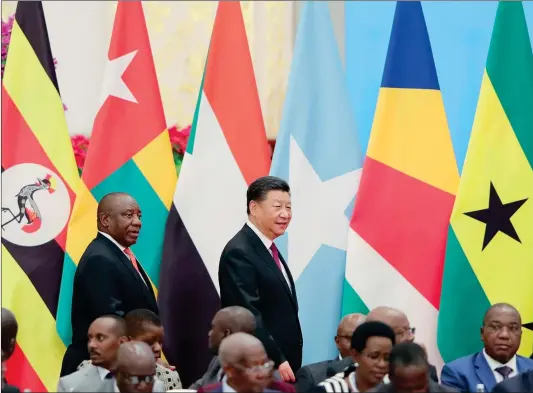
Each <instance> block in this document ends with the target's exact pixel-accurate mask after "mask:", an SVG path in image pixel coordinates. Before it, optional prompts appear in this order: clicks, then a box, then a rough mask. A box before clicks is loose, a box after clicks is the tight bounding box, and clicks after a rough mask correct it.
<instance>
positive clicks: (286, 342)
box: [218, 224, 303, 372]
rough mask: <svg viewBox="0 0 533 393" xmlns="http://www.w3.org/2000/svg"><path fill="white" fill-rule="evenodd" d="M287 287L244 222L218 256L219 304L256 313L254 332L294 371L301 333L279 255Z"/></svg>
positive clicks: (298, 362) (298, 360) (293, 296)
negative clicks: (243, 308)
mask: <svg viewBox="0 0 533 393" xmlns="http://www.w3.org/2000/svg"><path fill="white" fill-rule="evenodd" d="M280 259H281V263H282V264H283V266H284V268H285V271H286V272H287V276H288V278H289V281H290V288H289V285H288V284H287V280H286V279H285V277H284V276H283V273H282V272H281V270H280V269H279V268H278V266H277V265H276V263H275V262H274V259H273V258H272V255H271V254H270V253H269V251H268V250H267V248H266V247H265V244H264V243H263V242H262V241H261V239H260V238H259V237H258V236H257V235H256V234H255V232H254V231H253V230H252V229H251V228H250V227H249V226H248V225H247V224H246V225H244V227H243V228H242V229H241V230H240V231H239V232H238V233H237V234H236V235H235V236H234V237H233V239H231V240H230V241H229V242H228V244H227V245H226V247H225V248H224V250H223V251H222V255H221V257H220V265H219V268H218V280H219V283H220V299H221V303H222V307H228V306H242V307H245V308H247V309H249V310H250V311H251V312H252V313H253V314H254V315H255V317H256V322H257V329H256V336H257V337H258V338H260V339H261V341H263V342H264V340H265V337H271V339H270V340H269V341H270V342H269V343H268V344H267V345H266V347H267V348H268V347H270V348H268V349H267V352H269V355H270V356H271V357H272V360H273V361H274V362H276V364H277V365H279V364H281V363H283V362H284V361H288V362H289V364H290V366H291V368H292V370H293V372H296V371H298V369H299V368H300V366H301V364H302V347H303V337H302V330H301V327H300V321H299V319H298V300H297V298H296V288H295V287H294V281H293V279H292V275H291V273H290V271H289V268H288V266H287V264H286V263H285V261H284V260H283V257H282V256H281V255H280Z"/></svg>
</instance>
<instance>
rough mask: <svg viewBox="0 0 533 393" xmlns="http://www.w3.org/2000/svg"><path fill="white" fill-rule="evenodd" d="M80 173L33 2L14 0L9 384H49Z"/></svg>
mask: <svg viewBox="0 0 533 393" xmlns="http://www.w3.org/2000/svg"><path fill="white" fill-rule="evenodd" d="M78 184H79V174H78V170H77V167H76V162H75V160H74V154H73V151H72V145H71V143H70V139H69V136H68V130H67V124H66V121H65V114H64V111H63V104H62V102H61V97H60V95H59V88H58V84H57V78H56V75H55V70H54V62H53V58H52V53H51V50H50V44H49V41H48V33H47V31H46V22H45V18H44V13H43V7H42V4H41V2H39V1H20V2H19V3H18V5H17V11H16V15H15V22H14V24H13V30H12V33H11V42H10V45H9V54H8V59H7V63H6V68H5V73H4V78H3V83H2V203H1V206H2V306H3V307H6V308H8V309H10V310H12V311H13V312H14V313H15V315H16V317H17V319H18V323H19V332H18V337H17V343H18V344H17V348H16V350H15V353H14V354H13V356H12V357H11V359H10V360H9V362H8V363H7V374H6V379H7V381H8V382H9V383H10V384H13V385H16V386H18V387H20V388H21V390H22V389H30V390H31V391H33V392H43V391H54V390H55V388H56V385H57V380H58V377H59V371H60V369H61V361H62V358H63V353H64V352H65V345H63V343H62V341H61V339H60V338H59V336H58V335H57V332H56V329H55V318H56V313H57V303H58V295H59V285H60V280H61V272H62V270H63V259H64V250H65V243H66V234H67V222H68V220H69V216H70V213H71V207H72V206H73V204H74V199H75V194H74V192H73V191H72V190H76V189H77V186H78Z"/></svg>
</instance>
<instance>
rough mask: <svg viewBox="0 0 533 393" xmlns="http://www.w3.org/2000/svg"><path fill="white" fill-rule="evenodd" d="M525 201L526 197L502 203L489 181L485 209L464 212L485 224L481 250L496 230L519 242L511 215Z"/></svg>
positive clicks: (492, 237)
mask: <svg viewBox="0 0 533 393" xmlns="http://www.w3.org/2000/svg"><path fill="white" fill-rule="evenodd" d="M526 201H527V198H526V199H521V200H519V201H515V202H509V203H502V200H501V199H500V196H499V195H498V193H497V192H496V189H495V188H494V185H493V184H492V182H491V183H490V195H489V207H488V208H487V209H482V210H475V211H472V212H468V213H465V214H466V215H467V216H468V217H472V218H473V219H475V220H478V221H481V222H483V223H485V224H486V227H485V237H484V238H483V248H482V249H481V250H484V249H485V247H487V245H488V244H489V243H490V241H491V240H492V239H494V236H496V234H497V233H498V232H502V233H505V234H506V235H507V236H509V237H511V238H512V239H514V240H516V241H517V242H519V243H521V241H520V238H519V237H518V234H517V233H516V229H515V228H514V226H513V224H512V223H511V217H512V216H513V215H514V214H515V213H516V212H517V210H518V209H520V207H522V205H523V204H524V203H525V202H526Z"/></svg>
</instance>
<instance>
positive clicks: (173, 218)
mask: <svg viewBox="0 0 533 393" xmlns="http://www.w3.org/2000/svg"><path fill="white" fill-rule="evenodd" d="M269 167H270V154H269V146H268V142H267V139H266V133H265V127H264V123H263V116H262V114H261V106H260V103H259V96H258V94H257V88H256V83H255V77H254V72H253V66H252V59H251V57H250V51H249V49H248V40H247V38H246V30H245V28H244V21H243V17H242V11H241V6H240V3H239V2H236V1H221V2H219V4H218V9H217V14H216V17H215V24H214V26H213V33H212V36H211V44H210V47H209V54H208V56H207V63H206V67H205V72H204V77H203V81H202V85H201V87H200V93H199V99H198V104H197V106H196V112H195V116H194V121H193V126H192V131H191V135H190V137H189V142H188V145H187V151H186V153H185V157H184V159H183V164H182V167H181V171H180V174H179V180H178V185H177V187H176V192H175V194H174V204H173V206H172V209H171V210H170V214H169V218H168V221H167V228H166V236H165V245H164V251H163V262H162V263H163V265H162V267H161V292H160V294H159V305H160V310H161V314H162V317H163V323H164V326H165V354H166V355H167V357H168V359H169V361H170V363H171V364H174V365H175V366H176V368H177V369H178V370H179V372H180V377H181V378H182V381H183V383H184V386H189V385H190V384H191V383H192V382H194V381H195V380H196V379H197V378H199V377H200V376H201V375H202V374H203V373H204V372H205V369H206V368H207V365H208V364H209V360H210V358H211V356H210V355H209V351H208V350H207V342H208V339H207V334H208V332H209V329H210V326H211V320H212V318H213V316H214V314H215V313H216V311H217V310H218V309H219V308H220V298H219V293H218V288H219V285H218V263H219V259H220V254H221V253H222V249H223V248H224V246H225V245H226V243H227V242H228V241H229V240H230V239H231V238H232V237H233V236H234V235H235V234H236V233H237V232H238V231H239V229H240V228H241V227H242V225H243V224H244V223H245V222H246V190H247V188H248V184H250V183H251V182H252V181H254V180H255V179H256V178H258V177H261V176H266V175H267V174H268V170H269Z"/></svg>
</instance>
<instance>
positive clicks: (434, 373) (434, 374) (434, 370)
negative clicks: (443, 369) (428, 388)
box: [429, 364, 439, 383]
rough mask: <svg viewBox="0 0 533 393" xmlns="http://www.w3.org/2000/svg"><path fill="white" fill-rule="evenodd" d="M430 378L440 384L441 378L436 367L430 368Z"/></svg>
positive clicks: (431, 366)
mask: <svg viewBox="0 0 533 393" xmlns="http://www.w3.org/2000/svg"><path fill="white" fill-rule="evenodd" d="M429 377H430V378H431V379H432V380H433V381H434V382H437V383H439V376H438V375H437V368H436V367H435V366H434V365H432V364H431V365H430V366H429Z"/></svg>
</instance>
